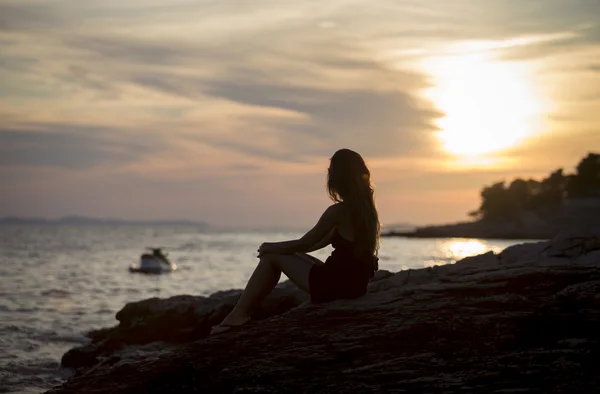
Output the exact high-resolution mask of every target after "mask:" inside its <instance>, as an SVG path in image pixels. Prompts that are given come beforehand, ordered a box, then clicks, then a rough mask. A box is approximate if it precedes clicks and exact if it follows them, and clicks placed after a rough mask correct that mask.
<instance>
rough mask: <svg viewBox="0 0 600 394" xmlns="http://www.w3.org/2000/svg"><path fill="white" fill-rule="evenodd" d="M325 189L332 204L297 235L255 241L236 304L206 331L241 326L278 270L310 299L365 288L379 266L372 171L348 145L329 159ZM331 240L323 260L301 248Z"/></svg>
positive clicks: (332, 297) (317, 246) (349, 296)
mask: <svg viewBox="0 0 600 394" xmlns="http://www.w3.org/2000/svg"><path fill="white" fill-rule="evenodd" d="M327 189H328V192H329V196H330V197H331V199H332V200H333V201H334V204H333V205H331V206H330V207H329V208H327V209H326V210H325V212H324V213H323V215H322V216H321V218H320V219H319V221H318V222H317V224H316V225H315V226H314V227H313V228H312V229H311V230H310V231H309V232H307V233H306V234H305V235H304V236H303V237H302V238H300V239H297V240H292V241H285V242H273V243H270V242H267V243H264V244H262V245H260V247H259V249H258V257H259V258H260V261H259V263H258V266H257V267H256V269H255V270H254V273H253V274H252V276H251V277H250V279H249V280H248V284H247V285H246V288H245V289H244V292H243V293H242V295H241V296H240V298H239V300H238V302H237V304H236V306H235V308H234V309H233V310H232V311H231V313H229V315H227V317H226V318H225V319H224V320H223V322H222V323H221V324H219V325H217V326H214V327H213V329H212V331H211V334H215V333H219V332H223V331H226V330H228V329H230V328H231V327H235V326H240V325H243V324H244V323H246V322H247V321H248V320H249V319H250V315H251V313H252V311H253V309H254V308H255V307H257V306H258V305H259V304H260V303H261V302H262V301H263V299H264V298H265V297H266V296H267V295H268V294H269V293H270V292H271V290H273V288H274V287H275V285H277V283H278V282H279V278H280V277H281V273H282V272H283V273H284V274H285V275H286V276H287V277H288V278H289V279H290V280H291V281H292V282H294V283H295V284H296V285H297V286H298V287H300V288H301V289H302V290H304V291H306V292H307V293H309V294H310V299H311V302H313V303H321V302H328V301H333V300H338V299H352V298H358V297H361V296H363V295H365V294H366V292H367V285H368V283H369V279H370V278H371V277H373V273H374V272H375V271H376V270H377V269H378V266H377V262H378V259H377V252H378V249H379V232H380V225H379V218H378V214H377V209H376V208H375V201H374V197H373V193H374V189H373V186H372V185H371V174H370V172H369V169H368V168H367V166H366V164H365V161H364V160H363V158H362V157H361V156H360V155H359V154H358V153H356V152H354V151H351V150H349V149H341V150H338V151H337V152H335V154H334V155H333V157H332V158H331V160H330V165H329V169H328V176H327ZM329 244H331V245H332V246H333V248H334V250H333V252H332V253H331V256H329V257H328V258H327V260H326V261H325V263H323V262H321V261H320V260H319V259H317V258H315V257H313V256H310V255H308V254H306V253H308V252H312V251H315V250H317V249H321V248H323V247H325V246H327V245H329Z"/></svg>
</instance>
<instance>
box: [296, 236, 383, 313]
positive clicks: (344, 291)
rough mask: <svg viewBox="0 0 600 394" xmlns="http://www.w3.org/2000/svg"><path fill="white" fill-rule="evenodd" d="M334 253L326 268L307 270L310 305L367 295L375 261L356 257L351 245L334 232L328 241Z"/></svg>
mask: <svg viewBox="0 0 600 394" xmlns="http://www.w3.org/2000/svg"><path fill="white" fill-rule="evenodd" d="M331 246H333V248H334V251H333V252H332V253H331V256H329V257H328V258H327V260H325V264H320V265H314V266H313V267H312V268H311V269H310V273H309V277H308V278H309V279H308V284H309V288H310V300H311V302H312V303H315V304H316V303H322V302H329V301H334V300H339V299H352V298H358V297H361V296H363V295H365V294H367V285H368V284H369V279H371V278H372V277H373V274H374V272H375V270H376V269H377V268H376V267H377V257H375V256H367V257H362V258H359V257H356V256H355V255H354V242H351V241H349V240H347V239H345V238H344V237H342V236H341V235H340V234H339V232H338V230H337V228H336V229H335V230H334V232H333V236H332V238H331Z"/></svg>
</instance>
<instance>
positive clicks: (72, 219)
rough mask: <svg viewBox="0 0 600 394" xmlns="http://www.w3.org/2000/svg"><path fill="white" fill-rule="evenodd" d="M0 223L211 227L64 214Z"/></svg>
mask: <svg viewBox="0 0 600 394" xmlns="http://www.w3.org/2000/svg"><path fill="white" fill-rule="evenodd" d="M0 225H36V226H46V225H71V226H73V225H80V226H84V225H85V226H123V225H126V226H193V227H202V228H211V227H212V226H211V225H210V224H208V223H206V222H202V221H193V220H121V219H110V218H106V219H104V218H90V217H85V216H75V215H73V216H64V217H61V218H58V219H44V218H25V217H18V216H8V217H4V218H0Z"/></svg>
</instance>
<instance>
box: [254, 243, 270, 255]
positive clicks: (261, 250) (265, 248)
mask: <svg viewBox="0 0 600 394" xmlns="http://www.w3.org/2000/svg"><path fill="white" fill-rule="evenodd" d="M272 252H273V244H272V243H270V242H265V243H263V244H261V245H260V246H259V247H258V256H256V257H262V256H264V255H265V254H267V253H272Z"/></svg>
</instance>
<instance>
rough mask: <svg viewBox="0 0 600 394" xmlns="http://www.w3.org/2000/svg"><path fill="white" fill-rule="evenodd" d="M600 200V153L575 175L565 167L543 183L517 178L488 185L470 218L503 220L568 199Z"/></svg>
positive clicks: (591, 156)
mask: <svg viewBox="0 0 600 394" xmlns="http://www.w3.org/2000/svg"><path fill="white" fill-rule="evenodd" d="M592 196H596V197H600V154H597V153H589V154H588V155H587V156H586V157H584V158H583V159H582V160H581V161H580V162H579V164H578V165H577V168H576V172H575V173H574V174H565V173H564V170H563V169H562V168H559V169H557V170H556V171H554V172H552V173H550V175H548V177H546V178H544V179H542V180H541V181H538V180H535V179H527V180H525V179H521V178H517V179H515V180H513V181H512V182H511V183H510V184H507V183H506V182H505V181H502V182H497V183H494V184H493V185H491V186H486V187H484V188H483V190H482V191H481V205H480V207H479V209H478V210H476V211H473V212H470V213H469V215H470V216H472V217H475V218H480V219H484V218H485V219H502V218H507V217H511V216H513V215H515V214H517V213H518V212H521V211H524V210H529V211H538V212H539V211H543V210H545V209H548V208H552V207H555V206H557V205H560V204H561V203H562V202H563V200H564V199H565V198H580V197H592Z"/></svg>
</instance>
